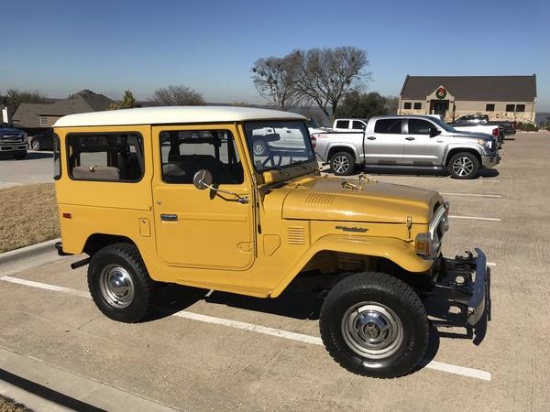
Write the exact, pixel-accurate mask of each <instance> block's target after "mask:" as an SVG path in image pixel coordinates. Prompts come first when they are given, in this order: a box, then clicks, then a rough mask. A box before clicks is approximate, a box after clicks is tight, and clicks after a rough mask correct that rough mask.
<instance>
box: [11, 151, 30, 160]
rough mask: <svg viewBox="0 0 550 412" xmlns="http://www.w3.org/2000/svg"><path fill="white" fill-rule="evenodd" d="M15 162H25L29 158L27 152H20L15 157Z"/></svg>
mask: <svg viewBox="0 0 550 412" xmlns="http://www.w3.org/2000/svg"><path fill="white" fill-rule="evenodd" d="M13 157H14V158H15V160H23V159H24V158H25V157H27V152H20V153H16V154H14V155H13Z"/></svg>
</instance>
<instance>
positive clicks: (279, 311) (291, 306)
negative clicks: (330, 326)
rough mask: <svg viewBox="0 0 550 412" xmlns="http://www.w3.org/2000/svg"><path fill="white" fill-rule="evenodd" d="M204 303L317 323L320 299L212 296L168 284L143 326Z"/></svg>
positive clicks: (300, 293)
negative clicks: (315, 321)
mask: <svg viewBox="0 0 550 412" xmlns="http://www.w3.org/2000/svg"><path fill="white" fill-rule="evenodd" d="M201 300H204V301H205V302H208V303H212V304H218V305H226V306H230V307H235V308H239V309H246V310H251V311H255V312H262V313H269V314H273V315H279V316H284V317H289V318H295V319H311V320H317V319H319V311H320V308H321V303H322V299H320V298H319V297H318V295H317V294H315V293H313V292H309V291H305V290H302V289H288V290H286V291H285V292H283V293H282V294H281V295H280V296H279V297H278V298H275V299H262V298H254V297H250V296H241V295H235V294H232V293H226V292H212V293H210V294H209V291H208V290H206V289H198V288H191V287H186V286H179V285H175V284H168V285H166V286H162V287H160V288H159V289H158V290H157V292H156V293H155V297H154V301H153V304H154V307H155V308H154V311H153V313H151V314H150V316H149V317H147V318H146V319H145V321H146V322H148V321H153V320H157V319H162V318H165V317H168V316H171V315H173V314H175V313H177V312H179V311H182V310H185V309H187V308H189V307H190V306H192V305H194V304H195V303H197V302H199V301H201Z"/></svg>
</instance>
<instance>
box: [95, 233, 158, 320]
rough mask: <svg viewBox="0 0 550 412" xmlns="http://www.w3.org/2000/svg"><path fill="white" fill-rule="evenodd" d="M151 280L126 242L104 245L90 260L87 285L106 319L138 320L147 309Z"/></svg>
mask: <svg viewBox="0 0 550 412" xmlns="http://www.w3.org/2000/svg"><path fill="white" fill-rule="evenodd" d="M154 284H155V282H154V281H153V280H152V279H151V278H150V277H149V274H148V273H147V268H146V267H145V264H144V263H143V259H142V258H141V256H140V254H139V251H138V250H137V248H136V247H135V246H134V245H132V244H130V243H116V244H113V245H110V246H106V247H105V248H103V249H101V250H99V251H98V252H97V253H96V254H95V255H93V256H92V258H91V260H90V265H89V267H88V288H89V289H90V293H91V295H92V298H93V300H94V302H95V304H96V306H97V307H98V308H99V310H101V312H103V314H104V315H105V316H107V317H108V318H110V319H113V320H116V321H119V322H125V323H135V322H139V321H141V320H142V319H143V318H144V317H145V316H147V314H148V313H149V311H150V309H151V306H152V305H151V301H152V294H153V288H154Z"/></svg>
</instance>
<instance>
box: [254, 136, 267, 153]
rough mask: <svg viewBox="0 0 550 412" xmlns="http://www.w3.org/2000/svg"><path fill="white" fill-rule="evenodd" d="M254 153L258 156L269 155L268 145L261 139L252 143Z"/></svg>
mask: <svg viewBox="0 0 550 412" xmlns="http://www.w3.org/2000/svg"><path fill="white" fill-rule="evenodd" d="M252 151H253V152H254V154H255V155H256V156H263V155H264V154H266V153H267V144H266V143H265V142H264V141H263V140H260V139H257V140H254V142H252Z"/></svg>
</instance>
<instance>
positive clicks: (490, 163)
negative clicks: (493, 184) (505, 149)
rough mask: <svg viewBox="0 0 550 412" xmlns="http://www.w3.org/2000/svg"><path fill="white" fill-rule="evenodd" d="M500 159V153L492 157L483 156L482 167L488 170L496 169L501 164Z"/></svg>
mask: <svg viewBox="0 0 550 412" xmlns="http://www.w3.org/2000/svg"><path fill="white" fill-rule="evenodd" d="M500 159H501V157H500V155H499V154H498V152H497V153H496V154H494V155H492V156H486V155H483V156H481V165H482V166H483V167H487V168H491V167H495V166H496V165H498V164H499V163H500Z"/></svg>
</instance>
